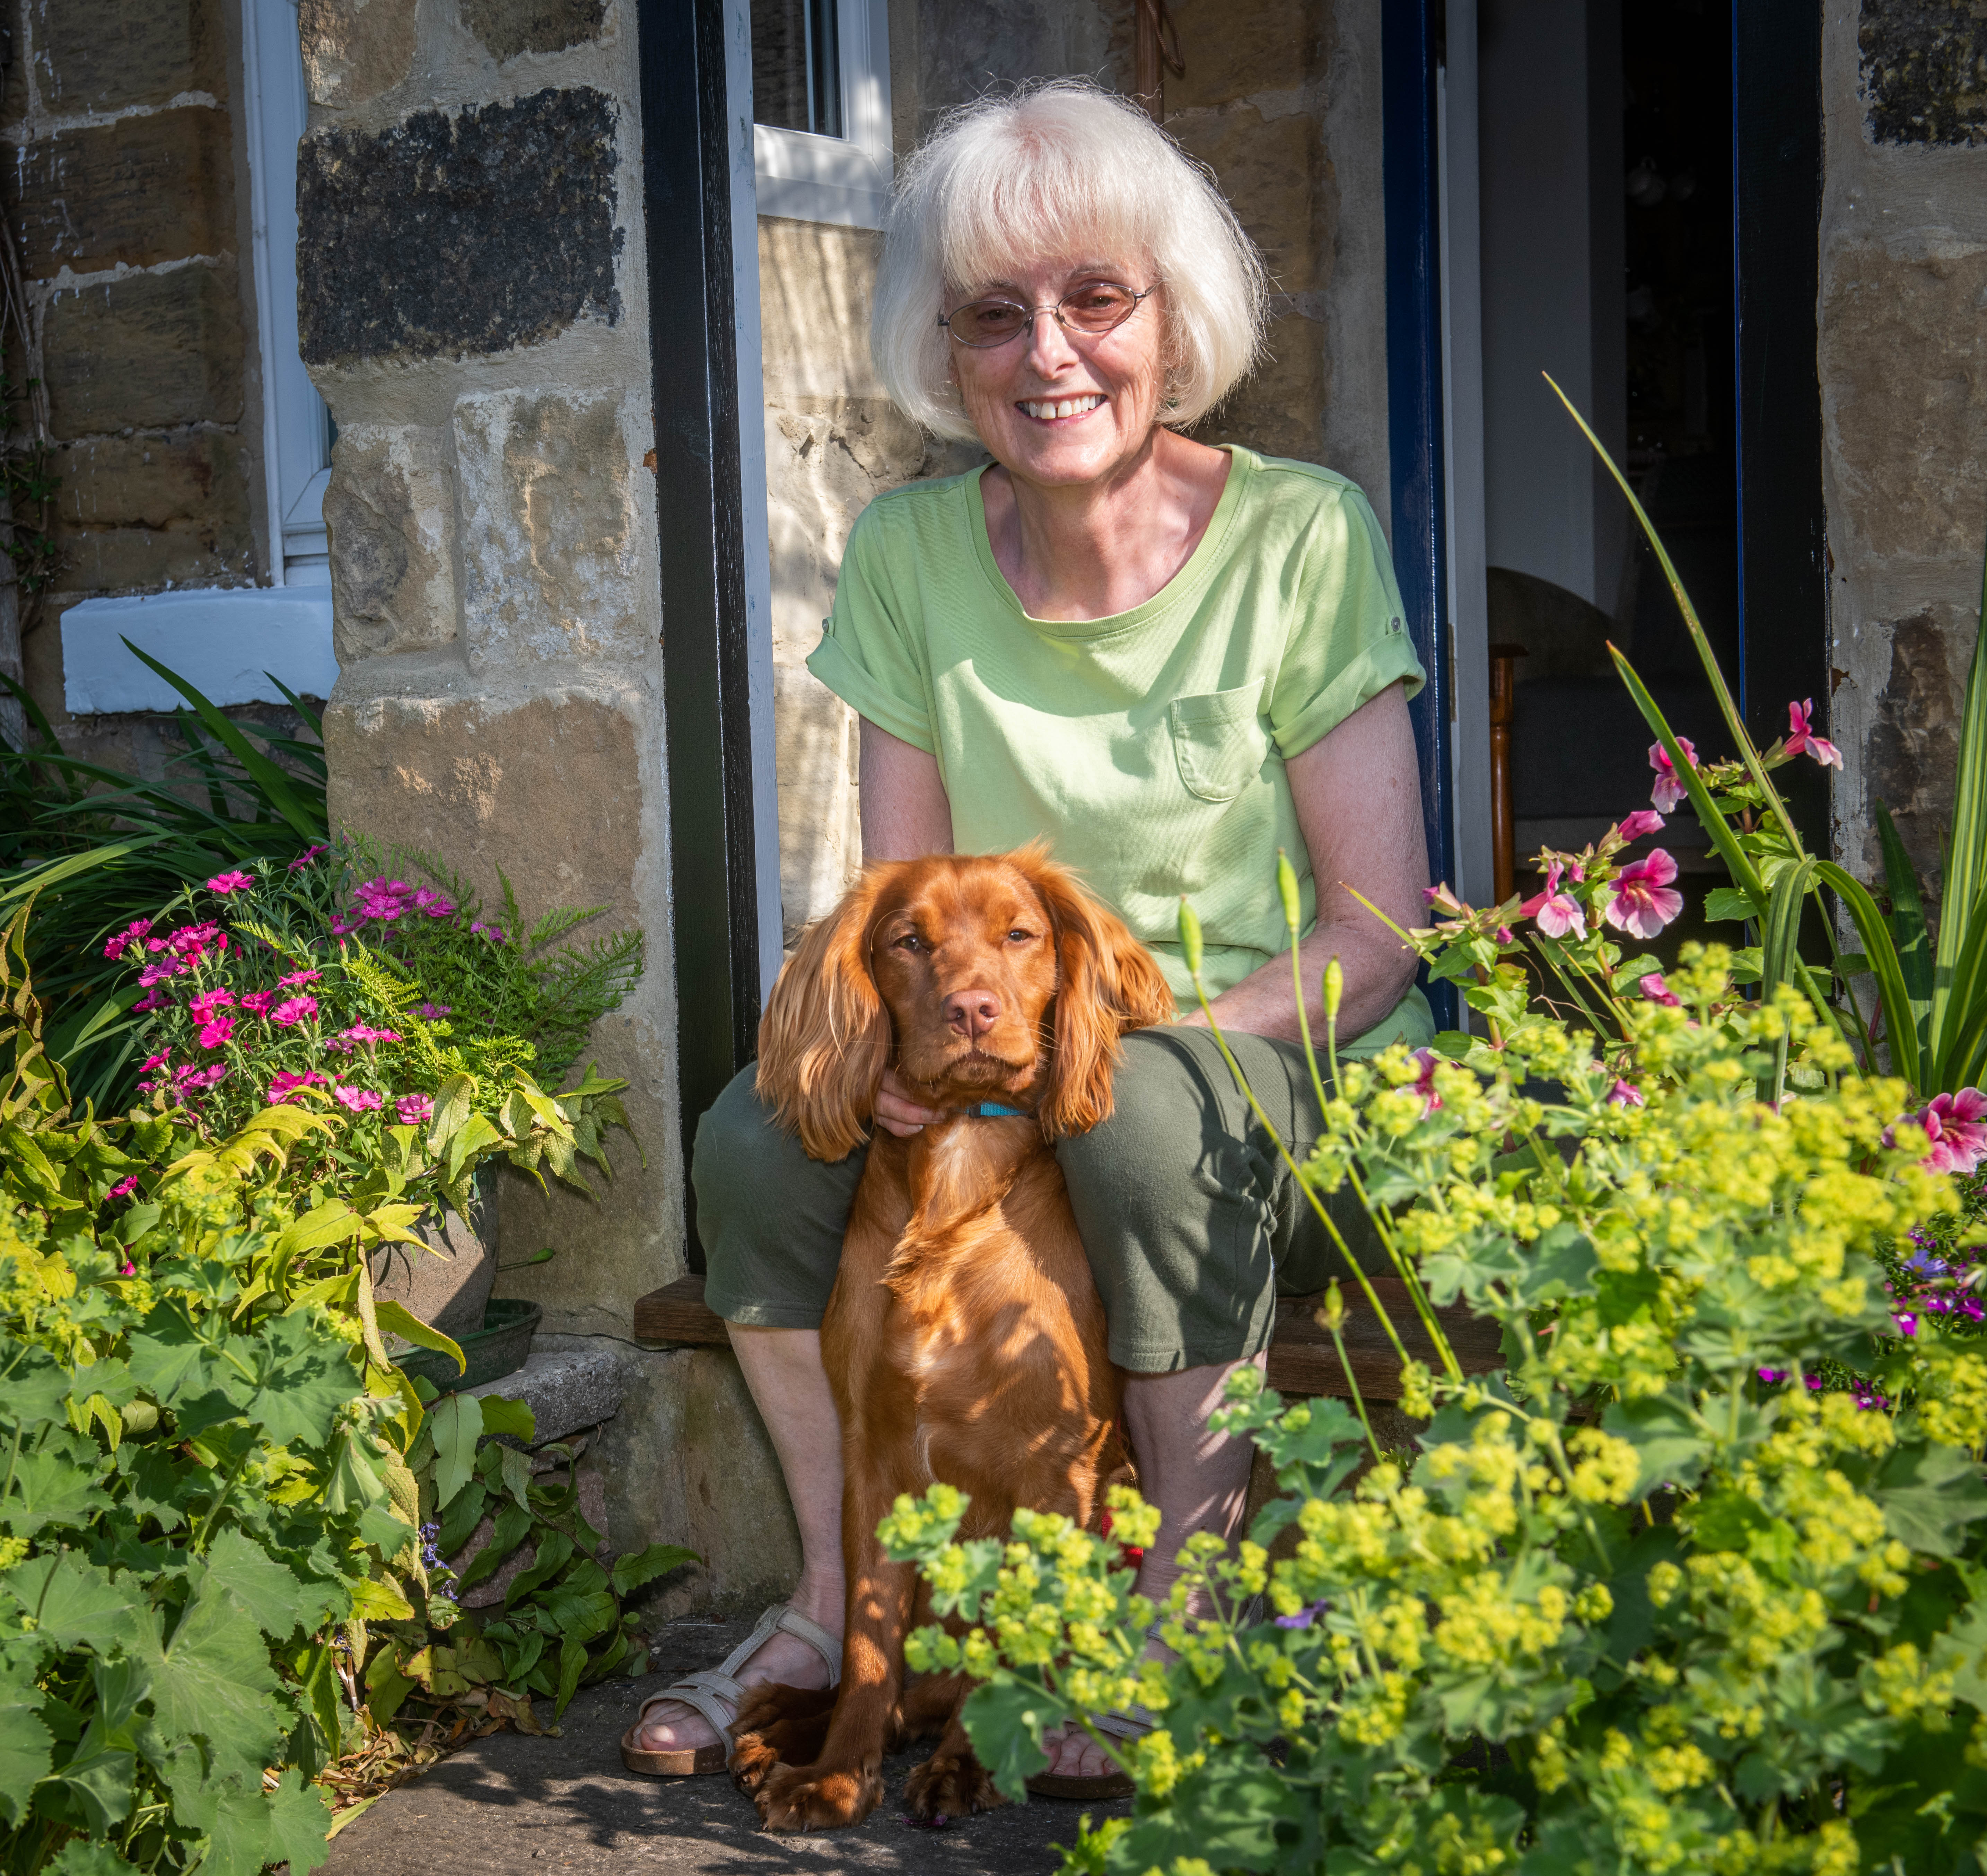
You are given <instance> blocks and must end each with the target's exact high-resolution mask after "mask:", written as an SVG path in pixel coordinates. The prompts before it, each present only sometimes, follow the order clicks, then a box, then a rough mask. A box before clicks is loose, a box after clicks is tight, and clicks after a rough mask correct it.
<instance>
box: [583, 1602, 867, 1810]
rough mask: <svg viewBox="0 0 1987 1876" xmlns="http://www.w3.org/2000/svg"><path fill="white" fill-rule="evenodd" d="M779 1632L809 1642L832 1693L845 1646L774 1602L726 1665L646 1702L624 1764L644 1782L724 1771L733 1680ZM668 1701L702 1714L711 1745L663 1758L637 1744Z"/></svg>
mask: <svg viewBox="0 0 1987 1876" xmlns="http://www.w3.org/2000/svg"><path fill="white" fill-rule="evenodd" d="M778 1630H784V1631H785V1632H786V1633H787V1634H788V1635H793V1636H795V1637H797V1638H798V1639H799V1640H801V1641H805V1643H806V1644H807V1645H808V1647H809V1648H812V1649H813V1650H814V1652H815V1653H816V1654H817V1655H819V1656H820V1657H821V1659H822V1660H823V1661H825V1662H827V1663H828V1685H829V1686H830V1687H831V1688H832V1687H835V1686H836V1685H838V1684H839V1683H840V1682H841V1679H842V1644H841V1643H840V1642H839V1641H836V1640H835V1637H834V1636H832V1635H830V1634H829V1633H828V1631H827V1630H826V1629H825V1628H822V1627H821V1625H820V1624H819V1623H818V1622H811V1621H808V1618H806V1617H805V1615H801V1614H799V1613H798V1611H795V1610H794V1609H792V1608H789V1607H788V1605H787V1604H785V1603H784V1602H776V1603H774V1604H773V1606H772V1607H771V1608H770V1609H768V1610H767V1611H766V1613H765V1614H764V1615H762V1616H761V1617H760V1618H759V1621H758V1625H757V1627H756V1628H754V1630H753V1631H752V1632H751V1634H750V1635H747V1637H746V1638H745V1639H744V1641H741V1642H740V1643H739V1644H738V1645H737V1647H736V1648H734V1649H733V1650H732V1651H731V1652H730V1654H728V1655H726V1656H725V1658H724V1664H723V1665H722V1666H720V1667H717V1668H700V1669H699V1670H698V1671H697V1672H696V1673H694V1674H687V1675H684V1676H683V1679H681V1680H680V1681H678V1682H676V1684H675V1685H673V1686H672V1687H671V1688H670V1689H669V1690H668V1691H667V1692H665V1693H660V1694H652V1695H650V1696H649V1698H648V1699H646V1700H644V1701H643V1702H642V1710H641V1712H639V1713H638V1714H636V1716H635V1723H634V1725H633V1726H630V1727H629V1729H628V1730H627V1731H626V1733H622V1736H621V1763H622V1764H623V1765H625V1766H626V1767H627V1768H628V1770H629V1771H631V1772H639V1773H641V1774H642V1775H643V1776H644V1777H645V1778H683V1777H687V1776H691V1775H693V1774H695V1773H704V1772H721V1771H723V1770H724V1765H725V1761H726V1760H728V1759H729V1758H730V1756H731V1748H730V1745H729V1744H728V1743H727V1741H728V1739H729V1737H730V1732H731V1728H732V1725H733V1723H734V1722H735V1721H736V1720H737V1718H738V1702H740V1700H741V1699H744V1694H745V1689H744V1687H743V1686H742V1685H740V1683H739V1682H738V1681H737V1679H736V1678H735V1676H736V1675H737V1672H738V1670H739V1669H740V1668H742V1667H744V1665H745V1664H746V1662H748V1661H750V1660H751V1658H752V1657H753V1656H754V1655H756V1654H757V1653H758V1652H759V1649H760V1648H761V1645H762V1644H764V1642H766V1641H768V1640H770V1639H771V1637H772V1635H774V1632H775V1631H778ZM669 1700H677V1701H680V1702H682V1703H683V1705H684V1706H687V1707H689V1708H690V1709H693V1711H695V1712H697V1713H699V1714H701V1715H702V1716H703V1721H704V1723H705V1724H706V1725H707V1726H709V1727H710V1729H711V1731H712V1732H713V1733H716V1734H717V1739H715V1740H714V1741H713V1742H712V1743H711V1744H710V1745H708V1746H697V1747H695V1748H691V1747H688V1746H679V1747H675V1748H673V1749H670V1751H668V1752H660V1753H658V1752H651V1751H649V1749H647V1748H646V1747H645V1746H640V1745H638V1744H637V1743H636V1741H637V1740H638V1739H639V1737H640V1735H641V1731H642V1729H643V1726H646V1725H647V1723H648V1719H649V1709H650V1708H651V1707H657V1706H662V1705H663V1702H665V1701H669ZM727 1706H728V1707H729V1708H730V1711H729V1712H727V1711H726V1710H725V1709H726V1708H727Z"/></svg>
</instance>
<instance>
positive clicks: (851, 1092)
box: [754, 865, 897, 1159]
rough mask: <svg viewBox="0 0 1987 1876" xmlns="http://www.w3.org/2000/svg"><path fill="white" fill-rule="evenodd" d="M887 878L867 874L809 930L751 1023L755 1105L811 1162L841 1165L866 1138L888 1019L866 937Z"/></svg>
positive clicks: (886, 872)
mask: <svg viewBox="0 0 1987 1876" xmlns="http://www.w3.org/2000/svg"><path fill="white" fill-rule="evenodd" d="M896 870H897V869H896V868H895V867H894V866H890V865H876V866H871V867H869V868H867V869H865V871H864V872H863V875H862V878H861V879H859V880H858V881H857V882H856V883H855V885H854V886H852V887H851V888H850V889H849V890H848V892H847V893H846V894H845V895H844V896H843V898H842V903H841V904H840V905H838V906H836V907H835V909H834V911H832V913H829V914H828V916H827V917H826V918H825V919H817V920H816V921H815V923H813V924H812V925H811V926H808V929H807V930H806V932H805V933H803V934H802V936H801V942H800V945H799V947H798V949H797V950H795V951H794V955H793V956H792V957H791V958H790V959H789V960H788V962H787V963H786V966H785V967H784V969H783V970H781V973H780V977H779V981H778V983H776V984H774V986H773V994H772V995H771V997H768V998H767V1000H766V1013H765V1014H764V1016H762V1017H760V1019H759V1074H758V1078H757V1081H756V1083H755V1084H754V1085H755V1086H756V1087H757V1090H758V1095H759V1098H760V1099H761V1101H763V1102H764V1103H765V1104H766V1105H767V1106H768V1107H770V1108H771V1109H772V1110H773V1112H774V1115H775V1117H776V1118H777V1119H778V1121H779V1122H780V1124H781V1125H782V1126H783V1127H785V1128H788V1129H790V1130H791V1129H798V1132H799V1133H800V1136H801V1145H802V1146H805V1148H806V1149H807V1150H808V1154H809V1156H811V1157H812V1158H814V1159H842V1158H843V1157H845V1156H846V1155H847V1154H848V1153H850V1152H853V1151H854V1150H855V1149H856V1148H857V1147H858V1146H861V1145H862V1142H863V1141H864V1140H865V1139H866V1138H867V1137H868V1132H869V1118H870V1115H871V1114H872V1112H873V1111H874V1109H875V1105H876V1088H877V1085H878V1083H879V1082H880V1081H882V1078H883V1071H884V1069H885V1068H887V1067H888V1066H889V1060H890V1015H889V1011H887V1010H886V1009H885V1008H884V1007H883V1000H882V997H879V996H878V995H877V994H876V983H875V978H873V977H872V976H871V975H870V973H869V935H870V933H871V931H872V929H873V928H874V926H875V923H876V912H877V907H878V906H879V903H881V901H882V896H883V894H884V892H885V890H886V888H887V887H888V886H889V883H890V881H891V880H892V878H893V877H894V876H895V874H896Z"/></svg>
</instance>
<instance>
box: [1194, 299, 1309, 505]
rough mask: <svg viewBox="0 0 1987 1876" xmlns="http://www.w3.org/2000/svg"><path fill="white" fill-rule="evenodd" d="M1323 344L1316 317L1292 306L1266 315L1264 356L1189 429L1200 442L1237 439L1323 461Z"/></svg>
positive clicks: (1306, 459) (1274, 451)
mask: <svg viewBox="0 0 1987 1876" xmlns="http://www.w3.org/2000/svg"><path fill="white" fill-rule="evenodd" d="M1324 348H1325V332H1324V326H1323V324H1322V323H1321V322H1320V321H1318V320H1317V319H1307V318H1306V317H1304V315H1302V314H1300V313H1297V312H1286V313H1285V314H1284V315H1283V316H1282V317H1281V318H1279V319H1272V320H1271V321H1270V331H1269V346H1268V353H1267V356H1265V358H1264V359H1263V362H1262V363H1261V364H1260V365H1259V366H1257V368H1256V369H1255V371H1254V372H1253V373H1252V374H1251V375H1250V376H1248V377H1247V378H1245V379H1243V381H1242V382H1241V383H1240V384H1239V385H1237V386H1236V387H1235V389H1234V390H1233V391H1231V392H1230V393H1229V395H1228V398H1227V400H1226V402H1225V403H1223V404H1222V405H1221V407H1220V408H1219V409H1218V410H1213V411H1210V412H1209V413H1208V415H1207V416H1206V417H1203V419H1202V420H1200V422H1199V423H1197V424H1196V425H1195V426H1194V428H1193V434H1194V435H1195V436H1196V437H1199V439H1200V440H1202V441H1203V443H1240V444H1247V447H1249V448H1250V449H1252V450H1263V452H1264V453H1265V454H1268V455H1270V456H1291V457H1296V458H1297V460H1298V461H1300V462H1321V461H1327V460H1328V459H1327V457H1326V456H1325V454H1324V437H1323V435H1322V434H1321V424H1320V421H1319V418H1320V413H1321V411H1322V410H1324V403H1325V394H1326V382H1327V371H1326V363H1325V349H1324ZM1331 466H1332V467H1334V468H1337V467H1340V465H1339V464H1336V463H1334V464H1332V465H1331Z"/></svg>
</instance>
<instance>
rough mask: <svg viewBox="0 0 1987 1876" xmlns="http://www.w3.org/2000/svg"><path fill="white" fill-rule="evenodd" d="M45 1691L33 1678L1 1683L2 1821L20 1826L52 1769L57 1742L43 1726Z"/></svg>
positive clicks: (0, 1796)
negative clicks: (35, 1789) (35, 1791)
mask: <svg viewBox="0 0 1987 1876" xmlns="http://www.w3.org/2000/svg"><path fill="white" fill-rule="evenodd" d="M41 1705H42V1691H41V1689H39V1687H37V1686H36V1685H35V1683H34V1681H33V1679H32V1678H31V1677H29V1678H25V1679H21V1678H16V1679H8V1680H7V1681H5V1682H0V1817H4V1818H5V1820H7V1822H8V1824H18V1823H19V1821H20V1818H21V1814H22V1810H24V1809H25V1807H26V1804H27V1799H28V1793H29V1790H31V1789H32V1787H33V1786H34V1784H35V1781H36V1780H38V1779H39V1778H40V1777H41V1776H42V1774H43V1773H45V1772H46V1771H47V1770H48V1769H49V1755H50V1753H51V1752H52V1749H53V1745H54V1742H53V1741H52V1739H50V1738H49V1729H48V1728H47V1727H46V1726H44V1725H43V1724H42V1717H41Z"/></svg>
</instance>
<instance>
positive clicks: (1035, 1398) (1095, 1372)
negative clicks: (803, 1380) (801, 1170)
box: [823, 1119, 1118, 1530]
mask: <svg viewBox="0 0 1987 1876" xmlns="http://www.w3.org/2000/svg"><path fill="white" fill-rule="evenodd" d="M879 1149H881V1150H879ZM886 1237H887V1242H886ZM865 1251H866V1252H867V1253H868V1254H867V1255H866V1256H865V1255H864V1254H863V1253H865ZM852 1252H853V1253H855V1257H854V1258H853V1262H854V1263H855V1264H856V1265H857V1266H858V1267H860V1266H861V1265H862V1264H865V1263H867V1264H870V1266H871V1269H870V1270H869V1273H868V1274H867V1276H866V1280H865V1277H864V1276H862V1275H859V1274H858V1270H857V1269H852V1267H851V1264H852V1257H851V1253H852ZM879 1253H880V1254H879ZM829 1314H830V1321H828V1323H826V1324H824V1325H823V1328H824V1334H825V1336H828V1337H829V1338H832V1339H833V1340H834V1341H835V1342H837V1343H838V1344H839V1345H840V1347H841V1348H842V1352H843V1354H844V1355H845V1358H848V1359H849V1360H850V1361H852V1364H853V1367H854V1368H855V1370H857V1371H859V1372H861V1373H862V1377H863V1378H862V1381H861V1382H859V1383H858V1384H857V1385H855V1386H853V1387H852V1388H851V1390H850V1392H852V1394H853V1395H855V1396H856V1397H857V1398H858V1399H865V1400H867V1401H868V1402H869V1403H871V1405H870V1408H869V1413H868V1415H867V1416H866V1417H869V1418H870V1419H872V1421H873V1422H874V1423H873V1424H872V1425H870V1426H868V1427H866V1428H865V1442H866V1444H867V1446H868V1449H869V1452H870V1453H871V1454H872V1459H883V1460H885V1461H886V1466H887V1469H889V1470H890V1471H892V1472H893V1473H896V1474H897V1476H896V1478H895V1479H894V1480H892V1483H893V1485H894V1486H896V1489H899V1490H909V1491H917V1490H922V1489H923V1487H924V1486H926V1485H928V1484H929V1483H932V1482H933V1480H944V1481H945V1482H946V1483H948V1484H951V1485H956V1486H959V1487H960V1489H961V1490H964V1491H966V1492H968V1493H971V1494H972V1495H973V1498H974V1500H975V1504H974V1510H975V1512H976V1513H979V1512H980V1511H981V1510H982V1509H984V1511H985V1513H986V1515H987V1519H988V1520H989V1522H990V1525H992V1526H993V1527H997V1528H999V1529H1001V1530H1004V1529H1005V1528H1006V1525H1007V1518H1008V1517H1009V1516H1010V1514H1011V1512H1012V1509H1013V1507H1014V1506H1015V1505H1017V1504H1030V1505H1033V1506H1035V1507H1037V1508H1038V1509H1041V1510H1064V1511H1068V1512H1069V1513H1071V1514H1072V1515H1074V1516H1078V1517H1084V1518H1085V1519H1086V1520H1087V1519H1088V1517H1089V1516H1090V1514H1091V1509H1092V1505H1093V1503H1094V1501H1095V1496H1096V1494H1097V1492H1098V1489H1099V1486H1098V1478H1099V1476H1100V1473H1101V1470H1102V1469H1107V1468H1108V1466H1109V1465H1111V1464H1113V1463H1115V1453H1116V1436H1115V1419H1116V1417H1117V1401H1118V1377H1117V1374H1116V1371H1115V1369H1113V1368H1112V1366H1111V1363H1110V1361H1109V1358H1108V1355H1107V1353H1106V1350H1105V1322H1104V1312H1103V1308H1102V1305H1101V1303H1100V1302H1099V1301H1098V1297H1097V1293H1096V1290H1095V1286H1094V1284H1092V1282H1091V1276H1090V1270H1089V1267H1088V1264H1087V1263H1086V1262H1085V1258H1084V1255H1083V1247H1082V1243H1081V1240H1080V1239H1079V1238H1078V1236H1077V1231H1076V1223H1075V1220H1074V1216H1072V1215H1071V1211H1070V1209H1069V1201H1068V1196H1067V1194H1066V1193H1065V1191H1064V1186H1063V1182H1062V1176H1061V1171H1060V1170H1059V1169H1058V1166H1057V1165H1056V1162H1055V1159H1054V1156H1053V1154H1051V1152H1049V1150H1048V1149H1047V1148H1046V1147H1045V1146H1043V1144H1042V1142H1041V1137H1040V1135H1039V1134H1038V1132H1037V1130H1036V1128H1035V1125H1034V1122H1032V1121H1030V1120H1023V1119H1014V1120H1003V1119H991V1120H980V1119H972V1120H961V1121H957V1122H950V1123H947V1124H945V1125H941V1126H939V1127H934V1128H931V1129H927V1130H926V1133H925V1134H924V1135H920V1136H919V1137H918V1138H917V1139H916V1140H915V1141H913V1142H909V1143H908V1144H906V1143H897V1146H896V1149H894V1150H893V1149H892V1148H891V1147H885V1146H882V1142H879V1147H878V1148H872V1154H871V1159H870V1164H869V1169H868V1170H867V1171H865V1174H864V1177H863V1183H862V1190H861V1192H860V1193H859V1194H858V1197H857V1201H856V1208H855V1216H853V1217H852V1220H851V1228H850V1233H849V1244H848V1247H847V1248H846V1249H845V1252H844V1263H843V1270H842V1280H841V1282H840V1284H838V1287H837V1291H836V1296H835V1302H834V1303H833V1304H831V1306H830V1311H829ZM862 1318H867V1319H868V1320H867V1321H866V1322H864V1321H862ZM851 1378H852V1380H854V1378H855V1376H854V1375H853V1374H852V1376H851ZM886 1403H889V1405H887V1406H886ZM888 1422H895V1424H889V1423H888ZM973 1522H974V1523H975V1524H976V1525H977V1523H979V1522H980V1519H979V1518H978V1517H975V1518H974V1520H973Z"/></svg>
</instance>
